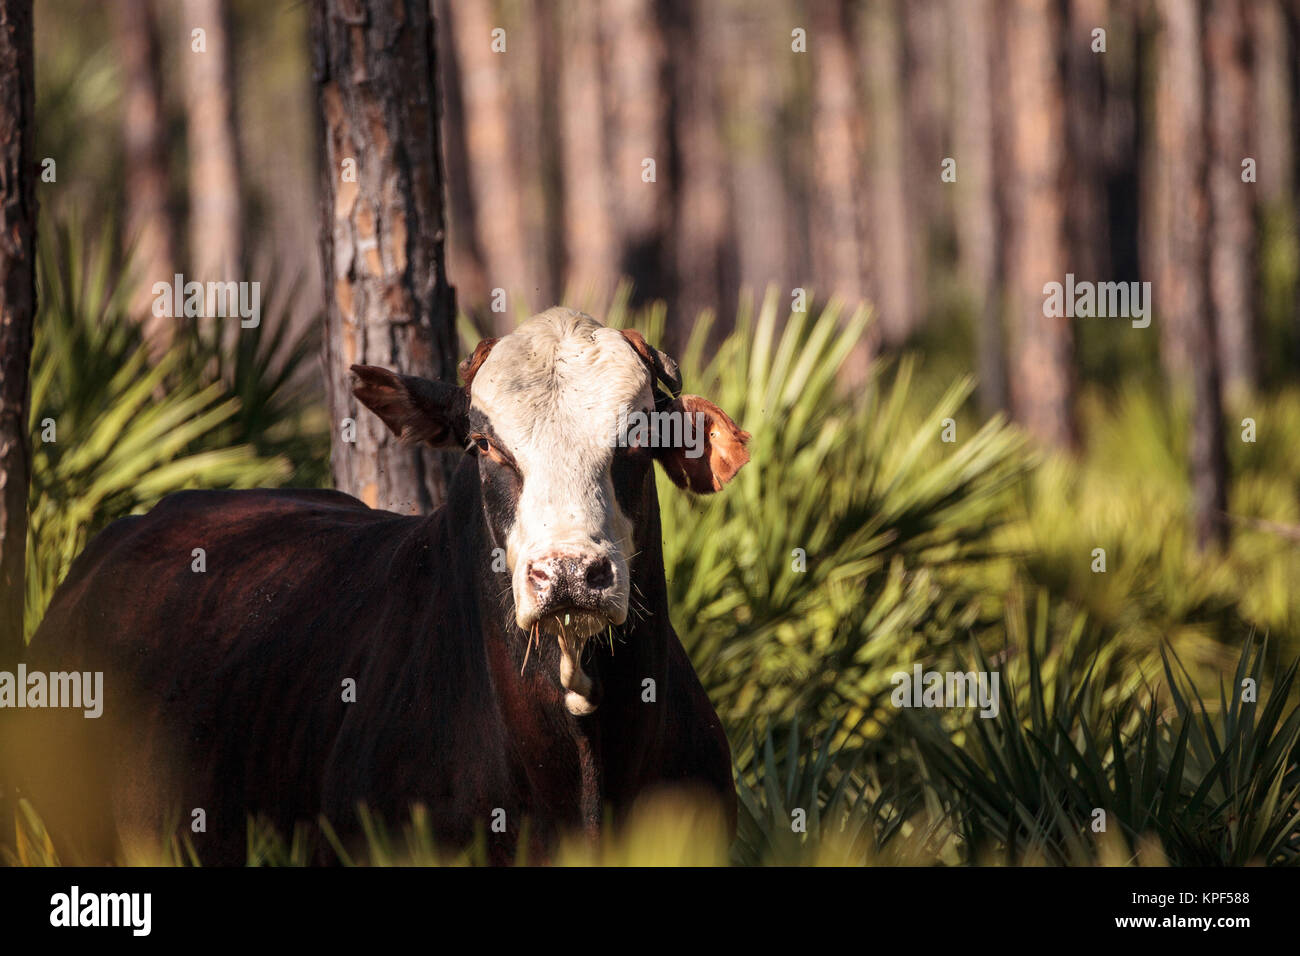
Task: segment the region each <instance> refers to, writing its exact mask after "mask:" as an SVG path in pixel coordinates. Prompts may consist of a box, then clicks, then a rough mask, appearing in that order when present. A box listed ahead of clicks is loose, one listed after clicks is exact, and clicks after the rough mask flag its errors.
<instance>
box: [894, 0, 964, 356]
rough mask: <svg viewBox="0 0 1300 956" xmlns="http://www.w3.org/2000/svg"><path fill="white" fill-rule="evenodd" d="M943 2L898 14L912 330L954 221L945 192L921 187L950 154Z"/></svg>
mask: <svg viewBox="0 0 1300 956" xmlns="http://www.w3.org/2000/svg"><path fill="white" fill-rule="evenodd" d="M945 14H946V11H945V9H944V3H943V0H904V2H903V3H902V5H901V8H900V10H899V16H900V18H901V23H902V30H903V71H902V76H903V87H902V88H903V101H902V105H903V108H904V110H905V112H904V114H903V117H904V137H905V147H904V148H905V150H906V152H905V157H906V163H907V167H906V169H907V171H906V174H905V175H906V179H905V184H906V187H907V188H906V190H905V200H906V202H907V204H908V207H909V222H910V224H911V227H912V231H911V234H910V235H909V236H908V242H909V243H910V245H911V254H912V263H913V273H912V291H911V294H912V302H913V305H912V321H913V329H912V330H909V334H910V332H911V331H914V330H915V329H916V328H918V327H919V326H920V325H921V323H922V322H923V321H924V319H925V316H926V313H927V312H928V310H929V308H930V289H931V286H932V284H933V282H932V276H931V275H930V271H931V266H932V264H933V263H935V261H936V256H935V255H934V253H933V251H932V250H933V249H935V248H936V247H937V242H936V239H937V237H938V236H939V235H940V234H941V233H942V232H943V231H944V230H945V229H946V228H947V227H948V224H949V223H950V222H951V221H952V219H951V217H952V211H951V206H950V200H951V198H952V193H951V192H950V191H949V190H947V189H935V188H925V187H922V185H921V184H922V183H933V182H935V181H937V179H938V175H939V163H940V162H941V161H942V159H943V158H944V157H945V156H947V155H950V153H949V152H948V149H947V146H946V144H945V141H944V135H945V132H946V130H947V126H946V123H945V120H946V117H947V114H948V112H949V108H948V83H947V75H946V73H947V68H948V58H947V57H946V56H945V55H944V54H945V47H946V38H947V36H948V33H949V30H950V29H951V27H950V24H949V21H948V20H947V17H946V16H945Z"/></svg>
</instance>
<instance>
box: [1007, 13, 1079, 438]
mask: <svg viewBox="0 0 1300 956" xmlns="http://www.w3.org/2000/svg"><path fill="white" fill-rule="evenodd" d="M1007 13H1008V17H1007V41H1008V51H1007V54H1008V55H1007V56H1006V57H1005V58H1004V63H1005V67H1004V68H1005V70H1006V83H1007V91H1006V95H1007V99H1006V102H1007V103H1008V109H1009V111H1010V112H1011V117H1010V122H1009V129H1008V133H1009V138H1010V142H1009V143H1008V147H1009V150H1008V153H1009V155H1008V157H1007V162H1006V163H1005V164H1004V165H1003V172H1004V173H1005V175H1006V177H1007V181H1006V183H1005V188H1004V190H1003V195H1004V196H1005V197H1006V200H1007V202H1008V205H1009V209H1008V216H1007V221H1008V225H1009V229H1008V231H1009V236H1008V246H1007V250H1006V271H1007V285H1008V298H1009V300H1010V304H1011V308H1012V313H1013V316H1012V322H1011V328H1012V352H1013V355H1012V361H1011V369H1012V375H1011V404H1012V410H1013V412H1014V414H1015V417H1016V419H1017V420H1018V421H1020V422H1021V423H1022V424H1024V426H1025V427H1026V428H1027V429H1028V430H1029V432H1030V433H1031V434H1032V435H1034V436H1035V437H1036V438H1038V439H1039V440H1040V441H1043V442H1045V443H1047V444H1049V445H1053V446H1056V447H1060V448H1070V447H1073V446H1074V444H1075V425H1074V412H1073V400H1074V367H1073V351H1074V340H1073V334H1072V331H1071V328H1070V319H1069V318H1067V317H1064V316H1062V317H1050V316H1047V315H1045V314H1044V312H1045V310H1044V295H1043V286H1044V285H1045V284H1046V283H1048V282H1064V281H1065V272H1066V269H1065V247H1064V242H1065V222H1064V216H1065V196H1064V178H1063V177H1064V171H1065V155H1064V150H1065V117H1064V109H1063V104H1062V90H1061V77H1060V73H1059V70H1058V68H1057V47H1056V42H1057V37H1058V36H1059V35H1060V23H1059V19H1058V18H1057V17H1056V15H1055V12H1054V5H1053V3H1052V2H1051V0H1012V2H1011V3H1010V4H1009V6H1008V10H1007Z"/></svg>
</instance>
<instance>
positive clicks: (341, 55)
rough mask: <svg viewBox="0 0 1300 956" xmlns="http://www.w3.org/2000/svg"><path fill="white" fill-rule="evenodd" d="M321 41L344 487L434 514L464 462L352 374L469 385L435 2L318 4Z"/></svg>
mask: <svg viewBox="0 0 1300 956" xmlns="http://www.w3.org/2000/svg"><path fill="white" fill-rule="evenodd" d="M486 42H487V37H486V36H485V37H484V43H485V45H486ZM312 46H313V53H314V57H315V79H316V92H317V102H318V105H319V109H320V113H321V118H322V120H321V135H322V138H323V142H322V144H321V155H322V156H323V157H324V166H323V169H322V191H321V195H322V200H323V201H322V206H321V259H322V262H323V265H324V279H325V299H326V334H325V344H324V362H325V380H326V387H327V391H328V393H329V406H330V413H331V418H332V423H333V436H334V438H333V447H332V450H331V455H330V464H331V468H332V471H333V475H334V483H335V486H336V487H337V488H339V489H340V490H342V491H346V492H348V493H349V494H353V495H356V496H357V497H358V498H360V499H361V500H362V501H364V502H366V504H368V505H370V506H372V507H377V508H385V509H389V510H393V511H399V512H402V513H406V514H413V513H417V512H421V511H429V510H430V509H432V508H433V507H435V506H436V505H437V504H439V503H440V502H441V501H442V500H443V498H444V496H445V488H446V482H447V479H448V478H449V476H450V470H451V464H450V459H449V458H448V456H446V455H445V454H441V453H436V452H433V451H431V450H430V449H427V448H410V447H406V446H402V445H399V444H398V443H397V441H396V439H394V438H393V437H392V436H391V435H390V434H389V433H388V430H387V429H386V428H385V427H384V425H383V423H382V422H381V421H380V420H379V419H378V418H377V417H376V416H374V415H372V414H370V413H369V412H367V411H366V410H365V409H363V408H361V407H360V406H359V405H358V403H357V402H356V400H355V399H354V398H353V396H352V390H351V383H350V376H349V372H348V368H349V366H351V365H352V364H354V363H363V364H368V365H380V366H384V367H386V368H391V369H395V370H397V371H399V372H402V373H403V374H407V375H420V376H423V377H426V378H433V379H442V380H443V381H448V382H450V381H455V376H456V357H457V352H458V350H457V340H456V330H455V311H456V309H455V293H454V291H453V290H452V288H451V286H450V285H449V284H448V282H447V276H446V266H445V258H444V247H443V238H444V224H443V175H442V165H441V151H440V147H439V109H438V98H437V87H436V76H437V73H436V54H435V49H436V47H435V27H434V22H433V20H432V18H431V16H430V14H429V4H428V3H427V0H400V2H392V0H387V2H381V0H328V2H320V3H317V4H314V5H313V8H312ZM349 160H351V161H354V163H355V167H354V169H355V176H354V177H353V176H352V175H350V174H349V169H350V167H351V164H350V163H348V162H347V161H349ZM353 180H355V181H353ZM345 419H351V420H352V421H353V422H355V428H356V432H355V438H356V440H355V442H348V441H346V440H344V437H343V428H344V425H345Z"/></svg>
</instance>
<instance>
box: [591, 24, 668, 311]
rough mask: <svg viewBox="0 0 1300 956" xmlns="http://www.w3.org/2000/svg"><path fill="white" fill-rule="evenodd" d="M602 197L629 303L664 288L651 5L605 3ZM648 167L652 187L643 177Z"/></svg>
mask: <svg viewBox="0 0 1300 956" xmlns="http://www.w3.org/2000/svg"><path fill="white" fill-rule="evenodd" d="M601 22H602V27H603V43H602V49H603V51H604V64H603V68H602V75H603V76H604V78H605V88H604V102H605V116H606V140H605V142H606V148H607V149H608V151H609V152H608V154H607V162H608V164H609V165H608V169H609V181H608V187H607V188H608V195H609V199H610V202H611V208H612V209H613V211H614V212H613V216H614V223H615V228H616V229H617V230H618V233H619V246H620V250H621V252H620V254H621V263H620V264H621V267H622V271H623V273H624V274H625V275H627V276H629V277H631V279H632V282H633V284H634V290H633V296H634V301H636V302H643V301H646V300H649V299H654V298H663V297H666V296H667V295H668V293H669V292H670V291H671V290H670V284H669V274H670V273H669V268H668V251H667V249H666V243H667V230H668V226H669V214H670V211H671V209H672V190H673V188H674V186H675V184H674V183H673V182H672V178H671V175H670V173H671V169H670V165H671V164H670V157H671V149H670V134H669V124H668V99H669V90H668V83H667V77H668V71H667V51H666V50H665V46H664V38H663V32H662V29H661V27H660V24H659V18H658V16H657V15H656V10H655V4H654V2H653V0H604V2H603V3H602V5H601ZM647 159H651V160H653V161H654V167H655V181H654V182H646V181H644V179H643V172H644V169H645V166H644V163H645V161H646V160H647Z"/></svg>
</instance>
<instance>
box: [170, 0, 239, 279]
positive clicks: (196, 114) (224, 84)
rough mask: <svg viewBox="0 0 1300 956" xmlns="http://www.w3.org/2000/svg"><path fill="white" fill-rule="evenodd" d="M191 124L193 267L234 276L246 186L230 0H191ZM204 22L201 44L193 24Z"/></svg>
mask: <svg viewBox="0 0 1300 956" xmlns="http://www.w3.org/2000/svg"><path fill="white" fill-rule="evenodd" d="M181 22H182V23H183V24H184V26H185V34H186V36H187V38H189V44H190V46H189V48H188V51H187V52H186V53H185V55H184V57H183V62H184V63H185V81H186V82H185V112H186V132H187V136H188V139H189V150H190V267H191V269H192V270H193V272H194V275H193V276H192V278H194V279H197V280H198V281H200V282H209V281H221V282H228V281H232V280H235V279H237V278H238V275H239V270H240V269H241V267H242V266H243V258H244V251H243V237H244V224H243V210H242V203H243V188H242V182H243V180H242V178H241V175H240V164H239V140H238V130H237V129H236V125H235V71H234V54H233V52H232V44H231V40H230V10H229V8H228V5H227V3H226V2H225V0H185V2H184V6H183V7H182V13H181ZM199 29H201V30H203V31H204V33H203V44H204V46H205V49H204V50H202V51H199V50H196V49H194V45H195V44H196V43H197V42H198V41H197V40H196V39H195V38H194V34H193V31H195V30H199Z"/></svg>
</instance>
